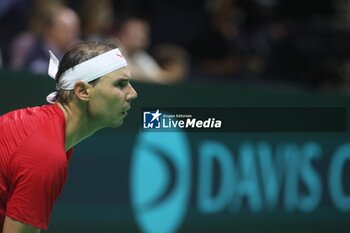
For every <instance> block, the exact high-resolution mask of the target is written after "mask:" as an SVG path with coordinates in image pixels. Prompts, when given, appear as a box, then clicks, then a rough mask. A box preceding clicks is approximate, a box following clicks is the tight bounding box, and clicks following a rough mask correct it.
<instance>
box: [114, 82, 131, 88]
mask: <svg viewBox="0 0 350 233" xmlns="http://www.w3.org/2000/svg"><path fill="white" fill-rule="evenodd" d="M128 83H129V81H127V80H120V81H117V82H116V83H115V86H116V87H119V88H124V87H126V86H127V85H128Z"/></svg>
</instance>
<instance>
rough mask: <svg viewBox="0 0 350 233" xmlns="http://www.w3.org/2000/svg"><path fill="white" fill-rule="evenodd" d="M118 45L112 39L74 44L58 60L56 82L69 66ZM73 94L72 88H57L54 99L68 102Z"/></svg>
mask: <svg viewBox="0 0 350 233" xmlns="http://www.w3.org/2000/svg"><path fill="white" fill-rule="evenodd" d="M118 47H119V42H118V41H117V40H114V39H113V40H112V39H111V40H104V41H101V42H80V43H77V44H75V45H74V46H73V47H71V48H70V49H69V50H68V51H67V52H66V53H65V54H64V56H63V58H62V60H61V61H60V64H59V66H58V71H57V74H56V77H55V79H56V82H57V83H58V82H59V80H60V78H61V76H62V74H63V73H64V72H66V71H67V70H69V69H70V68H72V67H74V66H76V65H78V64H80V63H82V62H84V61H87V60H89V59H91V58H93V57H96V56H98V55H100V54H102V53H105V52H108V51H110V50H112V49H115V48H118ZM98 80H99V78H98V79H95V80H93V81H91V82H89V83H90V84H95V83H96V82H97V81H98ZM73 96H74V91H73V90H58V93H57V95H56V98H55V101H57V102H60V103H61V104H68V103H69V102H70V101H71V100H72V97H73Z"/></svg>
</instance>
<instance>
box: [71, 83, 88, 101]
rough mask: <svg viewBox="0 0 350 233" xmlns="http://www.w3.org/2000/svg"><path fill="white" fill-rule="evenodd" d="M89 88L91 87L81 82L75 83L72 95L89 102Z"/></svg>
mask: <svg viewBox="0 0 350 233" xmlns="http://www.w3.org/2000/svg"><path fill="white" fill-rule="evenodd" d="M90 87H91V85H90V84H88V83H85V82H82V81H79V82H76V83H75V84H74V93H75V95H76V97H77V98H78V99H80V100H82V101H89V100H90V94H89V91H90Z"/></svg>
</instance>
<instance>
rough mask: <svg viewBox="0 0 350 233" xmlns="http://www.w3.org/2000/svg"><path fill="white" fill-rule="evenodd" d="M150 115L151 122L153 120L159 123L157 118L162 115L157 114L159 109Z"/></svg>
mask: <svg viewBox="0 0 350 233" xmlns="http://www.w3.org/2000/svg"><path fill="white" fill-rule="evenodd" d="M151 115H152V116H153V117H152V120H151V122H153V121H154V120H157V121H159V117H160V116H161V115H162V113H159V109H157V111H156V112H155V113H151Z"/></svg>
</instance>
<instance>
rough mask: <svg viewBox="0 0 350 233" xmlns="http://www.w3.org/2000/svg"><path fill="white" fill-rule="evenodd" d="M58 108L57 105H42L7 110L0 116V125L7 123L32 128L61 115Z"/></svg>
mask: <svg viewBox="0 0 350 233" xmlns="http://www.w3.org/2000/svg"><path fill="white" fill-rule="evenodd" d="M59 111H60V109H59V107H58V106H57V105H54V104H52V105H42V106H35V107H27V108H21V109H17V110H13V111H11V112H8V113H6V114H4V115H2V116H1V117H0V125H1V126H5V125H9V124H13V125H19V126H25V127H29V128H33V127H35V126H38V124H42V123H45V122H49V120H52V119H55V117H61V116H60V115H61V113H60V112H59Z"/></svg>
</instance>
